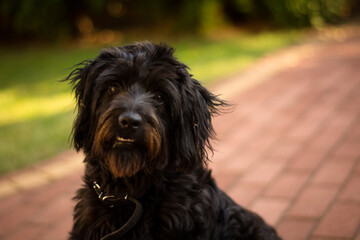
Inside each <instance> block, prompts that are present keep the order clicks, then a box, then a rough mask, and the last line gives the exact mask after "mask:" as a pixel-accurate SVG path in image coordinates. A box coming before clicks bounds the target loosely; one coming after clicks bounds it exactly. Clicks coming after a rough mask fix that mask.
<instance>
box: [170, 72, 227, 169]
mask: <svg viewBox="0 0 360 240" xmlns="http://www.w3.org/2000/svg"><path fill="white" fill-rule="evenodd" d="M181 91H182V93H181V95H182V100H181V104H182V107H181V108H179V109H181V111H182V113H181V114H180V115H181V116H180V117H179V118H180V127H179V128H178V129H176V132H177V134H176V135H177V136H176V137H177V140H176V141H177V143H178V150H179V154H180V156H179V157H178V158H177V161H178V162H177V166H178V167H179V168H180V169H185V170H187V169H193V168H194V167H196V166H198V165H201V164H206V162H207V160H208V154H207V150H208V151H211V152H212V151H213V149H212V146H211V140H212V139H214V138H215V132H214V128H213V125H212V117H213V116H214V115H216V114H217V113H218V112H219V111H220V110H221V109H222V108H223V107H224V106H226V105H227V104H226V103H225V102H224V101H222V100H220V99H219V98H218V97H217V96H215V95H213V94H212V93H211V92H209V91H208V90H207V89H206V88H204V87H203V86H202V85H201V84H200V83H199V82H198V81H197V80H195V79H193V78H192V77H191V75H190V74H188V73H187V74H186V76H185V81H184V84H183V88H182V89H181Z"/></svg>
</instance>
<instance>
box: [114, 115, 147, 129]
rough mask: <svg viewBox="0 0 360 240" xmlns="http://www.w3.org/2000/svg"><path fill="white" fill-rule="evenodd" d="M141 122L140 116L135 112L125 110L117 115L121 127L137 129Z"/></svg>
mask: <svg viewBox="0 0 360 240" xmlns="http://www.w3.org/2000/svg"><path fill="white" fill-rule="evenodd" d="M141 123H142V117H141V116H140V115H139V114H138V113H135V112H125V113H122V114H120V116H119V124H120V127H121V128H123V129H137V128H139V127H140V126H141Z"/></svg>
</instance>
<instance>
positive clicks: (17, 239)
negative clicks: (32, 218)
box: [6, 223, 46, 240]
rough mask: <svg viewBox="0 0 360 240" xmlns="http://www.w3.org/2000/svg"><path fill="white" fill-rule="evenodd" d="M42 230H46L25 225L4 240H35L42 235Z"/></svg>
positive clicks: (43, 227) (34, 225)
mask: <svg viewBox="0 0 360 240" xmlns="http://www.w3.org/2000/svg"><path fill="white" fill-rule="evenodd" d="M44 229H46V227H45V226H44V225H37V224H30V223H25V224H23V225H22V226H21V227H20V228H18V229H17V230H16V231H15V232H14V233H13V234H12V235H11V236H9V237H7V238H6V240H24V239H27V240H36V239H39V236H41V235H42V232H43V231H44Z"/></svg>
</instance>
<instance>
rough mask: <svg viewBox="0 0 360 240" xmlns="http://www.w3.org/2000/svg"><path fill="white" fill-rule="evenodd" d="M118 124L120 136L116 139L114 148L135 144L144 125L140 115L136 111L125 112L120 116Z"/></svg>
mask: <svg viewBox="0 0 360 240" xmlns="http://www.w3.org/2000/svg"><path fill="white" fill-rule="evenodd" d="M118 123H119V127H120V129H119V135H118V136H117V137H116V140H115V143H114V146H113V147H117V146H121V145H124V144H133V143H135V142H136V137H137V135H138V134H139V131H141V129H142V128H143V125H144V123H143V119H142V117H141V116H140V114H138V113H136V112H134V111H126V112H123V113H121V114H120V116H119V119H118Z"/></svg>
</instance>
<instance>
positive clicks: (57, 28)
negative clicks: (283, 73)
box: [0, 0, 360, 41]
mask: <svg viewBox="0 0 360 240" xmlns="http://www.w3.org/2000/svg"><path fill="white" fill-rule="evenodd" d="M359 12H360V4H359V1H358V0H177V1H167V0H136V1H133V0H101V1H99V0H47V1H42V0H1V1H0V35H1V40H3V41H4V40H7V41H9V40H10V41H12V40H16V39H25V40H26V39H45V40H56V39H62V38H64V37H76V36H78V35H79V34H81V35H83V34H85V33H87V32H90V31H96V30H101V29H118V30H124V29H127V28H134V27H135V28H138V27H143V28H144V27H147V28H149V27H152V28H153V29H154V28H159V27H166V28H169V29H171V30H175V31H191V32H194V31H204V30H205V31H206V30H208V29H213V28H217V27H221V26H223V25H224V24H226V23H232V24H235V25H237V24H239V23H241V24H249V23H254V22H255V23H256V22H263V23H266V24H270V25H272V26H279V27H307V26H313V27H319V26H322V25H324V24H326V23H336V22H339V21H340V20H342V19H346V18H348V17H350V16H352V15H354V14H359Z"/></svg>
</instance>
